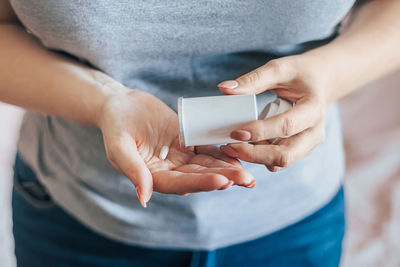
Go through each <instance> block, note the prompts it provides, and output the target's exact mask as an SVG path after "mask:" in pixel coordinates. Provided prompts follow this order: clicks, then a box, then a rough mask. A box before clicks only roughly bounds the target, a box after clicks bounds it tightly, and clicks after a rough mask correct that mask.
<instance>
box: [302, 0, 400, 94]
mask: <svg viewBox="0 0 400 267" xmlns="http://www.w3.org/2000/svg"><path fill="white" fill-rule="evenodd" d="M399 29H400V1H397V0H375V1H371V2H369V3H367V4H365V5H364V6H363V7H362V8H361V9H360V10H358V12H357V14H356V15H355V18H354V20H353V22H352V24H351V25H350V27H349V28H348V29H347V31H345V32H344V33H343V34H342V35H340V36H339V37H338V38H337V39H335V40H334V41H333V42H331V43H329V44H327V45H325V46H322V47H320V48H317V49H314V50H311V51H309V52H307V53H306V54H305V55H308V56H311V57H310V58H313V59H315V61H316V62H318V63H317V64H318V65H319V66H320V67H322V69H324V71H326V72H328V75H327V76H328V77H329V78H328V79H327V83H329V84H331V85H334V86H333V87H332V88H330V89H329V93H328V95H327V97H328V101H329V102H331V101H335V100H338V99H339V98H341V97H343V96H345V95H347V94H349V93H350V92H352V91H353V90H355V89H357V88H359V87H361V86H363V85H365V84H367V83H368V82H371V81H373V80H375V79H377V78H379V77H381V76H383V75H385V74H388V73H390V72H392V71H393V70H395V69H396V68H398V67H399V66H400V52H399V48H400V30H399ZM328 87H329V86H328Z"/></svg>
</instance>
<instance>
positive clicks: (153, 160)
mask: <svg viewBox="0 0 400 267" xmlns="http://www.w3.org/2000/svg"><path fill="white" fill-rule="evenodd" d="M101 129H102V132H103V136H104V143H105V147H106V151H107V156H108V158H109V160H110V162H111V163H112V164H113V166H114V167H115V168H117V169H118V170H119V171H120V172H122V173H123V174H125V175H126V176H127V177H128V178H129V179H130V180H131V181H132V182H133V183H134V185H135V186H136V190H137V192H138V196H139V200H140V201H141V202H142V204H144V203H146V202H147V201H148V199H149V198H150V196H151V192H152V190H153V189H154V190H155V191H157V192H161V193H168V194H181V195H182V194H186V193H193V192H201V191H212V190H217V189H225V188H227V187H229V186H230V185H232V184H237V185H243V186H247V187H253V186H254V185H255V184H254V179H253V177H252V176H251V174H250V173H248V172H247V171H245V170H244V169H243V168H242V167H241V164H240V162H239V161H237V160H235V159H232V158H230V157H228V156H226V155H223V154H222V153H221V152H220V151H219V149H217V148H216V147H214V146H202V147H197V148H196V149H195V148H194V147H189V148H181V147H180V145H179V135H178V117H177V115H176V113H175V112H174V111H173V110H172V109H170V108H169V107H168V106H167V105H166V104H164V103H163V102H162V101H161V100H159V99H158V98H156V97H154V96H152V95H150V94H147V93H144V92H140V91H138V90H134V91H129V92H125V93H124V94H121V95H116V96H113V98H111V99H110V101H108V104H107V106H105V108H104V115H103V120H102V125H101ZM163 146H168V147H169V153H168V156H167V158H166V159H165V160H162V159H161V158H160V157H159V155H160V150H161V148H162V147H163Z"/></svg>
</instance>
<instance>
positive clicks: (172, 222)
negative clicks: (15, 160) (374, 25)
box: [11, 0, 354, 249]
mask: <svg viewBox="0 0 400 267" xmlns="http://www.w3.org/2000/svg"><path fill="white" fill-rule="evenodd" d="M353 3H354V0H320V1H314V0H299V1H291V0H252V1H242V0H229V1H228V0H219V1H193V0H184V1H182V0H180V1H160V0H149V1H135V0H132V1H126V0H125V1H111V0H98V1H83V0H70V1H59V0H11V4H12V6H13V8H14V9H15V12H16V14H17V15H18V16H19V18H20V20H21V21H22V22H23V24H24V25H25V26H26V28H27V29H28V31H29V32H31V33H32V34H33V35H35V36H36V37H37V38H38V39H39V40H40V41H41V42H42V44H43V45H44V46H45V47H47V48H48V49H52V50H54V51H59V52H63V53H67V54H70V55H72V56H74V57H76V58H77V60H80V61H82V62H83V63H85V64H90V65H91V66H93V67H95V68H98V69H100V70H102V71H104V72H105V73H107V74H109V75H110V76H112V77H113V78H115V79H116V80H118V81H120V82H121V83H123V84H125V85H126V86H128V87H130V88H139V89H141V90H144V91H147V92H149V93H151V94H153V95H155V96H157V97H159V98H160V99H162V100H163V101H165V102H166V103H167V104H168V105H170V106H171V107H173V108H175V107H176V100H177V98H178V97H180V96H204V95H217V94H220V93H219V91H218V90H217V88H216V84H218V83H219V82H221V81H223V80H226V79H233V78H236V77H237V76H239V75H241V74H244V73H246V72H248V71H250V70H253V69H254V68H256V67H258V66H260V65H263V64H265V63H266V62H267V61H268V60H270V59H271V58H274V57H279V56H283V55H286V54H291V53H298V52H301V51H304V50H305V49H310V48H312V47H314V46H317V45H320V44H321V43H323V42H324V41H323V40H324V39H328V38H331V37H332V36H333V35H334V34H335V31H336V29H337V25H338V23H339V22H340V21H341V20H342V18H343V17H344V16H345V15H346V14H347V13H348V11H349V9H350V8H351V7H352V5H353ZM319 40H322V41H321V42H319ZM271 97H272V96H271V95H270V94H264V95H263V96H262V97H260V98H259V99H260V103H264V102H263V101H266V98H271ZM326 131H327V134H326V140H325V141H324V142H323V143H322V144H320V145H319V146H318V148H317V149H316V150H315V152H314V153H313V154H312V155H310V156H308V157H306V158H304V159H302V160H301V161H299V162H298V163H296V164H295V165H293V166H292V167H290V168H288V169H286V170H284V171H281V172H279V173H270V172H269V171H268V170H267V169H266V168H265V166H263V165H258V164H251V163H245V164H244V166H245V168H247V169H248V170H249V171H250V172H252V173H253V174H254V176H255V178H256V180H257V187H256V188H255V189H252V190H249V189H246V188H241V187H232V188H229V189H228V190H225V191H215V192H210V193H198V194H191V195H190V196H187V197H181V196H177V195H165V194H160V193H154V195H153V197H152V199H151V201H150V203H149V205H148V208H147V209H144V208H142V207H140V205H139V202H138V201H137V198H136V195H135V191H134V188H133V186H132V185H131V182H130V181H129V180H128V179H127V178H125V177H124V176H123V175H121V174H120V173H118V172H117V171H116V170H114V168H113V167H112V166H111V164H110V163H109V162H108V160H107V158H106V154H105V150H104V146H103V142H102V135H101V132H100V131H99V130H98V129H95V128H90V127H86V126H82V125H80V124H77V123H74V122H72V121H67V120H64V119H61V118H58V117H54V116H46V115H39V114H36V113H32V112H28V113H27V114H26V116H25V119H24V122H23V125H22V129H21V136H20V140H19V144H18V150H19V153H20V154H21V156H22V158H23V159H24V160H25V161H26V162H27V163H28V164H29V165H30V166H31V167H32V168H33V170H34V171H35V173H36V174H37V176H38V178H39V179H40V180H41V181H42V182H43V183H44V184H45V185H46V187H47V188H48V190H49V192H50V194H51V195H52V197H53V198H54V200H55V201H56V202H57V203H58V204H59V205H60V206H62V207H63V208H64V209H65V210H66V211H68V212H69V213H71V214H72V215H73V216H75V217H76V218H77V219H78V220H80V221H81V222H82V223H84V224H85V225H87V226H89V227H90V228H91V229H93V230H95V231H97V232H99V233H102V234H103V235H105V236H108V237H110V238H113V239H116V240H119V241H123V242H126V243H129V244H137V245H142V246H149V247H161V248H164V247H170V248H171V247H172V248H193V249H213V248H217V247H222V246H226V245H230V244H234V243H238V242H242V241H247V240H250V239H253V238H257V237H260V236H262V235H265V234H268V233H271V232H273V231H276V230H278V229H281V228H282V227H285V226H287V225H290V224H292V223H294V222H296V221H298V220H300V219H302V218H304V217H305V216H307V215H309V214H311V213H312V212H314V211H315V210H317V209H319V208H320V207H322V206H323V205H324V204H325V203H327V202H328V201H329V200H330V199H331V198H332V196H333V195H334V194H335V193H336V192H337V190H338V188H339V187H340V184H341V179H342V176H343V174H344V160H343V159H344V156H343V149H342V140H341V129H340V120H339V113H338V109H337V107H336V105H335V106H333V107H332V108H331V109H330V110H329V112H328V115H327V119H326Z"/></svg>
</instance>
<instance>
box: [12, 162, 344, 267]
mask: <svg viewBox="0 0 400 267" xmlns="http://www.w3.org/2000/svg"><path fill="white" fill-rule="evenodd" d="M12 205H13V220H14V228H13V232H14V238H15V253H16V257H17V264H18V266H20V267H25V266H29V267H36V266H121V267H123V266H149V267H152V266H172V267H179V266H207V267H208V266H218V267H220V266H221V267H222V266H227V267H228V266H229V267H236V266H251V267H253V266H323V267H329V266H338V265H339V261H340V254H341V248H342V239H343V236H344V232H345V220H344V193H343V189H341V190H340V191H339V192H338V194H337V195H336V196H335V197H334V198H333V199H332V200H331V201H330V202H329V203H328V204H327V205H325V206H324V207H323V208H321V209H320V210H318V211H316V212H315V213H314V214H312V215H310V216H308V217H307V218H304V219H303V220H301V221H299V222H297V223H295V224H293V225H291V226H288V227H286V228H284V229H281V230H279V231H277V232H275V233H272V234H269V235H266V236H263V237H261V238H258V239H255V240H251V241H248V242H244V243H240V244H235V245H232V246H228V247H224V248H220V249H216V250H211V251H201V250H195V251H193V250H172V249H150V248H144V247H139V246H132V245H127V244H123V243H120V242H117V241H114V240H110V239H108V238H106V237H104V236H101V235H99V234H98V233H95V232H93V231H92V230H90V229H89V228H87V227H86V226H84V225H82V224H81V223H80V222H78V221H77V220H76V219H75V218H74V217H72V216H71V215H69V214H67V213H66V212H65V211H64V210H63V209H62V208H60V207H59V206H57V205H56V204H55V203H54V202H53V201H52V199H51V197H50V196H49V195H48V194H47V192H46V190H45V188H43V186H41V184H40V183H39V182H38V180H37V179H36V177H35V174H34V173H33V172H32V170H31V169H30V168H29V167H28V166H27V165H26V164H25V163H24V162H23V161H22V160H21V159H20V158H19V157H18V156H17V159H16V162H15V175H14V191H13V199H12Z"/></svg>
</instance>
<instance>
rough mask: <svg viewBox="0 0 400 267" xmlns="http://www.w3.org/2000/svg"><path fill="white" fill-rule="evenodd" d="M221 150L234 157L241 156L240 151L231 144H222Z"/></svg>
mask: <svg viewBox="0 0 400 267" xmlns="http://www.w3.org/2000/svg"><path fill="white" fill-rule="evenodd" d="M221 151H222V152H224V153H225V154H227V155H228V156H230V157H232V158H237V157H239V153H238V152H237V151H236V150H235V149H233V148H232V147H230V146H221Z"/></svg>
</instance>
